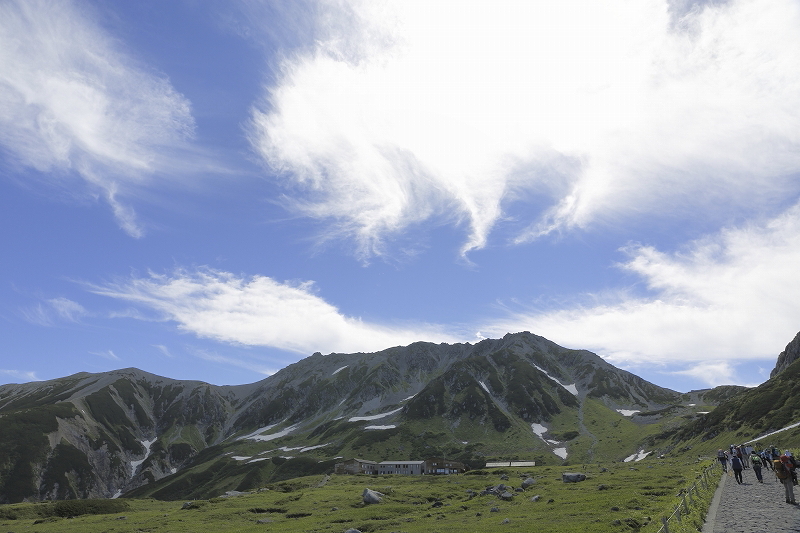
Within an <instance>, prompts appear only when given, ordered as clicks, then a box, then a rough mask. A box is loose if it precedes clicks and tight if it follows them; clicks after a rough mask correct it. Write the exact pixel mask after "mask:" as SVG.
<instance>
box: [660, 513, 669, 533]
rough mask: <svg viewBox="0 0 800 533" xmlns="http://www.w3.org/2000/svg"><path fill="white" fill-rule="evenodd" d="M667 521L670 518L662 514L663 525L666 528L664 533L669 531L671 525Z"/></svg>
mask: <svg viewBox="0 0 800 533" xmlns="http://www.w3.org/2000/svg"><path fill="white" fill-rule="evenodd" d="M667 522H668V520H667V519H666V518H664V517H663V516H662V517H661V527H663V528H664V533H669V526H668V525H667Z"/></svg>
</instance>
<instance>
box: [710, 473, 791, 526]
mask: <svg viewBox="0 0 800 533" xmlns="http://www.w3.org/2000/svg"><path fill="white" fill-rule="evenodd" d="M743 474H744V475H743V477H744V483H742V484H741V485H740V484H738V483H736V480H735V479H734V478H733V477H732V476H729V475H728V474H723V476H722V480H721V481H720V484H719V487H718V488H717V492H716V494H715V495H714V501H713V502H712V504H711V507H710V508H709V512H708V516H707V517H706V523H705V525H704V526H703V533H786V532H798V533H800V506H798V505H792V504H789V503H786V502H785V498H784V492H783V485H781V484H780V483H779V482H778V480H777V479H776V478H775V474H773V473H772V472H771V471H769V470H766V469H765V470H764V471H763V474H762V475H763V477H764V483H759V482H758V480H757V479H756V475H755V473H753V470H752V469H747V470H745V471H744V472H743ZM794 494H795V499H796V500H797V501H800V486H797V487H795V488H794Z"/></svg>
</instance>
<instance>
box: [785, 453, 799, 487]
mask: <svg viewBox="0 0 800 533" xmlns="http://www.w3.org/2000/svg"><path fill="white" fill-rule="evenodd" d="M784 455H786V457H788V458H789V462H790V463H791V464H792V468H791V474H792V484H793V485H797V466H798V464H797V459H795V457H794V455H792V452H790V451H789V450H786V451H785V452H784Z"/></svg>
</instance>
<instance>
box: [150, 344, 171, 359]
mask: <svg viewBox="0 0 800 533" xmlns="http://www.w3.org/2000/svg"><path fill="white" fill-rule="evenodd" d="M153 348H156V349H158V351H159V352H161V353H162V354H163V355H164V356H166V357H169V358H170V359H172V358H173V357H174V356H173V355H172V353H171V352H170V351H169V348H167V347H166V346H164V345H163V344H154V345H153Z"/></svg>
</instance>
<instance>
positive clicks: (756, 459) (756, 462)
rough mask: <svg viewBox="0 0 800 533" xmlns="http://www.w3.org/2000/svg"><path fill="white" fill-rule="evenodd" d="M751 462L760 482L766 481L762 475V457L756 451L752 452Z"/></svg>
mask: <svg viewBox="0 0 800 533" xmlns="http://www.w3.org/2000/svg"><path fill="white" fill-rule="evenodd" d="M750 463H751V464H752V465H753V472H755V474H756V479H758V482H759V483H764V479H763V478H762V477H761V457H760V456H759V455H758V454H757V453H756V452H755V451H753V452H752V453H751V454H750Z"/></svg>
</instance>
